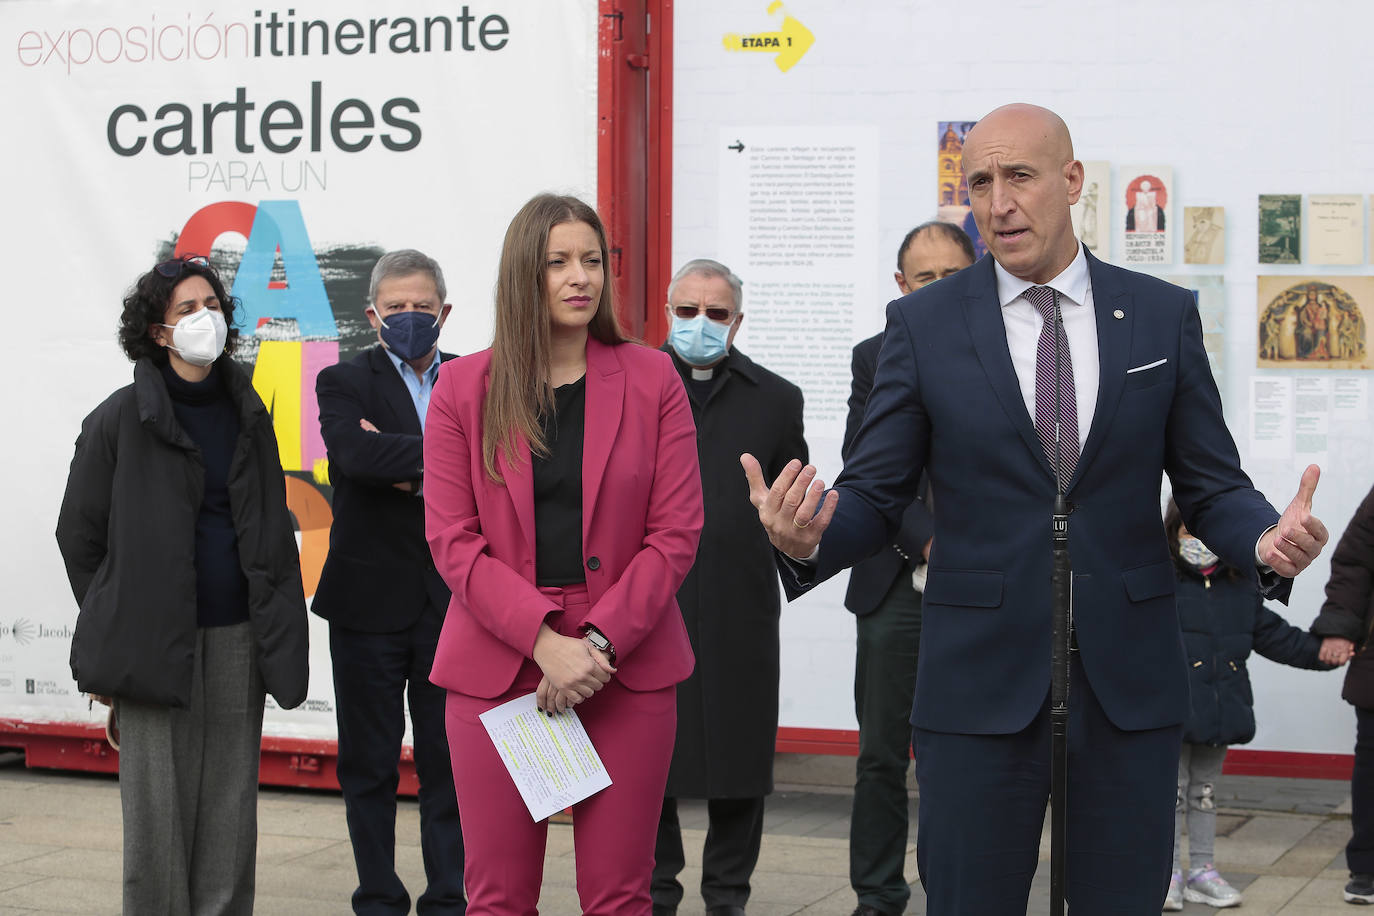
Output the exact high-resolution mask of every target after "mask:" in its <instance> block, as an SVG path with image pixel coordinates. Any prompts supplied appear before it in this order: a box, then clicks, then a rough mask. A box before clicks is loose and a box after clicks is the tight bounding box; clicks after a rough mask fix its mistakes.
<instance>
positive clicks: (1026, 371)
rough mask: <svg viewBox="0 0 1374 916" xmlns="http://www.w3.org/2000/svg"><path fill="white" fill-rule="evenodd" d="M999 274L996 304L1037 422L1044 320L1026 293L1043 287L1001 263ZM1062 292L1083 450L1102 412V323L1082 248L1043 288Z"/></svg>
mask: <svg viewBox="0 0 1374 916" xmlns="http://www.w3.org/2000/svg"><path fill="white" fill-rule="evenodd" d="M992 266H993V270H995V271H996V272H997V301H998V302H999V303H1000V304H1001V306H1002V323H1003V325H1004V326H1005V327H1006V329H1007V349H1008V350H1010V351H1011V365H1012V368H1013V369H1015V370H1016V380H1017V382H1019V383H1020V385H1021V397H1022V399H1023V400H1024V401H1025V402H1026V411H1027V413H1029V414H1030V418H1031V422H1032V423H1034V422H1035V353H1036V350H1037V349H1038V347H1039V345H1040V330H1041V328H1043V327H1044V326H1045V320H1044V318H1042V317H1041V316H1040V310H1039V309H1037V308H1036V307H1035V306H1033V305H1031V303H1030V301H1029V300H1028V299H1026V297H1025V292H1026V290H1028V289H1030V288H1031V287H1032V286H1038V285H1040V284H1037V283H1032V282H1031V281H1030V280H1022V279H1020V278H1019V277H1013V276H1012V275H1011V274H1009V273H1008V272H1007V271H1006V269H1005V268H1004V267H1002V265H1001V264H998V263H997V262H996V261H993V262H992ZM1044 285H1045V286H1048V287H1051V288H1052V289H1054V290H1055V291H1056V292H1057V293H1059V309H1060V312H1061V313H1062V314H1063V316H1064V335H1065V336H1066V337H1068V339H1069V354H1070V355H1071V357H1072V360H1073V387H1074V397H1075V398H1076V399H1077V401H1078V448H1079V450H1080V451H1081V450H1082V448H1083V443H1084V442H1086V441H1087V440H1088V430H1089V428H1090V427H1091V426H1092V422H1093V413H1094V411H1095V409H1096V408H1097V380H1098V365H1097V318H1096V316H1095V315H1094V314H1093V287H1092V281H1091V280H1090V279H1089V278H1088V258H1087V256H1086V255H1084V254H1083V246H1081V245H1080V246H1079V247H1078V255H1077V256H1076V257H1075V258H1074V259H1073V261H1072V262H1071V263H1070V264H1069V266H1068V267H1066V268H1064V271H1063V273H1061V274H1060V275H1059V276H1057V277H1055V278H1054V279H1053V280H1051V281H1050V282H1049V283H1046V284H1044Z"/></svg>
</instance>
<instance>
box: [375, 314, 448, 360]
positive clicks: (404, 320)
mask: <svg viewBox="0 0 1374 916" xmlns="http://www.w3.org/2000/svg"><path fill="white" fill-rule="evenodd" d="M377 319H378V320H379V321H380V322H381V323H382V327H381V335H382V343H384V344H386V348H387V349H388V350H390V351H391V352H392V353H395V354H396V355H397V356H398V357H400V358H401V359H403V360H405V361H406V362H410V361H412V360H416V359H420V358H422V357H424V356H428V355H429V352H430V351H431V350H433V349H434V345H435V344H437V343H438V342H439V317H438V316H437V315H431V314H429V313H428V312H397V313H396V314H395V315H392V316H390V317H389V318H383V317H382V316H381V315H380V314H379V315H378V316H377Z"/></svg>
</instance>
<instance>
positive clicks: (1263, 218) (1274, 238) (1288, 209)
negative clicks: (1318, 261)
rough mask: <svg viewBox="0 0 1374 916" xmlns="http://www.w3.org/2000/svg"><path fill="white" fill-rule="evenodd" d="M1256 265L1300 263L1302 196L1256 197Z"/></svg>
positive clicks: (1274, 195)
mask: <svg viewBox="0 0 1374 916" xmlns="http://www.w3.org/2000/svg"><path fill="white" fill-rule="evenodd" d="M1259 262H1260V263H1261V264H1298V263H1301V262H1302V195H1301V194H1261V195H1260V196H1259Z"/></svg>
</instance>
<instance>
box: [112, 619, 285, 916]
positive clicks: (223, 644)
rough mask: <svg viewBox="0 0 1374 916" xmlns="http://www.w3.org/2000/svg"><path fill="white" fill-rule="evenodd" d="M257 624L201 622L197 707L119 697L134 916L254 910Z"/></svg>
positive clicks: (129, 904)
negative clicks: (174, 706)
mask: <svg viewBox="0 0 1374 916" xmlns="http://www.w3.org/2000/svg"><path fill="white" fill-rule="evenodd" d="M249 626H250V625H249V624H247V623H242V624H236V625H234V626H229V627H209V628H202V629H200V630H198V631H197V635H196V654H195V665H194V669H193V674H192V678H193V684H192V688H191V705H190V707H189V708H188V709H171V708H169V707H166V706H152V705H148V704H146V703H137V702H133V701H131V700H124V699H117V700H116V702H115V709H116V714H117V715H118V717H119V731H120V754H119V797H120V803H121V806H122V808H123V813H124V912H125V913H126V914H130V916H133V914H138V916H142V914H147V913H158V914H168V916H211V914H215V916H218V914H224V916H237V914H244V916H249V914H251V913H252V912H253V881H254V856H255V854H256V851H257V843H258V757H259V753H260V752H259V747H260V745H261V742H262V708H263V696H264V691H263V685H262V678H261V677H260V675H259V674H258V667H257V663H256V662H255V661H254V658H253V636H252V633H251V632H250V630H249Z"/></svg>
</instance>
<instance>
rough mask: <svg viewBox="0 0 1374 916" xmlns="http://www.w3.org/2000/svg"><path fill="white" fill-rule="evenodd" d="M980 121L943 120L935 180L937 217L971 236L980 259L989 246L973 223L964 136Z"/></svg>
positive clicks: (939, 133) (939, 137)
mask: <svg viewBox="0 0 1374 916" xmlns="http://www.w3.org/2000/svg"><path fill="white" fill-rule="evenodd" d="M977 123H978V122H977V121H940V122H939V130H938V131H937V133H936V136H937V137H938V145H937V153H936V167H935V176H936V177H935V181H936V185H937V187H936V198H935V200H936V207H937V209H936V211H935V212H936V215H937V216H938V217H939V219H940V220H941V221H942V222H946V223H953V224H954V225H956V226H959V227H960V228H962V229H963V230H964V231H965V232H967V233H968V237H969V238H971V239H973V250H974V253H975V254H976V255H977V256H978V257H980V258H981V257H982V256H983V255H985V254H987V250H988V246H987V245H985V244H984V243H983V239H982V236H980V235H979V234H978V226H977V224H976V223H975V222H974V221H973V207H971V206H970V205H969V199H968V183H967V182H966V181H965V180H964V137H965V136H966V135H967V134H968V132H969V131H970V130H972V129H973V125H975V124H977Z"/></svg>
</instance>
